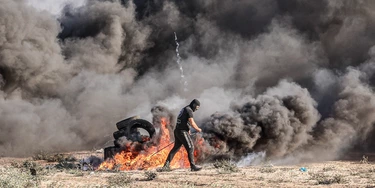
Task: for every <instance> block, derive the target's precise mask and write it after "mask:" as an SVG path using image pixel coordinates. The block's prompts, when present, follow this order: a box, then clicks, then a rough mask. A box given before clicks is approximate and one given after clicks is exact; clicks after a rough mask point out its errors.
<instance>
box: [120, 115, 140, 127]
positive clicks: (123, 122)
mask: <svg viewBox="0 0 375 188" xmlns="http://www.w3.org/2000/svg"><path fill="white" fill-rule="evenodd" d="M139 118H140V117H139V116H133V117H130V118H126V119H124V120H122V121H119V122H117V123H116V127H117V129H118V130H121V129H124V128H126V127H127V126H128V125H129V123H130V122H131V121H133V120H136V119H139Z"/></svg>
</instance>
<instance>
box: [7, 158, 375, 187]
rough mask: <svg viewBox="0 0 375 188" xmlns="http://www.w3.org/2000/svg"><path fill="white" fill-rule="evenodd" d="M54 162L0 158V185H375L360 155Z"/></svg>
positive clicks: (370, 166) (372, 170)
mask: <svg viewBox="0 0 375 188" xmlns="http://www.w3.org/2000/svg"><path fill="white" fill-rule="evenodd" d="M70 154H71V155H73V156H74V157H75V158H76V159H78V160H79V159H82V158H85V157H88V156H91V155H96V156H98V157H100V156H101V155H102V154H101V153H97V152H90V151H87V152H75V153H70ZM25 161H32V162H34V163H36V164H38V167H37V168H39V170H37V174H36V175H35V176H33V175H31V174H30V171H29V169H27V168H28V167H25ZM54 164H56V162H46V161H43V160H34V159H32V158H4V157H3V158H0V187H137V188H140V187H149V188H151V187H322V186H329V187H375V163H374V162H373V159H372V156H370V157H369V158H368V160H367V159H363V158H362V157H359V158H358V160H345V161H327V162H320V163H305V164H298V165H288V166H275V165H272V164H271V163H268V164H264V165H257V166H248V167H242V168H238V169H239V171H238V172H233V171H230V170H225V169H221V168H216V167H214V165H213V164H204V165H203V166H204V169H203V170H201V171H199V172H190V171H189V169H174V170H173V171H170V172H157V171H156V170H151V171H141V170H139V171H128V172H105V171H82V170H81V169H68V168H66V169H58V170H56V169H48V167H49V166H51V165H54ZM302 167H304V169H305V171H303V170H304V169H301V168H302Z"/></svg>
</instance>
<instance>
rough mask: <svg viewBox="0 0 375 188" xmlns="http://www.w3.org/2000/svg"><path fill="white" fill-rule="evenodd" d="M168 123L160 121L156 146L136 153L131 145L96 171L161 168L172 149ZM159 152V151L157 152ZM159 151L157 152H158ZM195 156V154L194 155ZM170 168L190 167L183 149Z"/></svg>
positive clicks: (163, 119) (177, 154) (164, 119)
mask: <svg viewBox="0 0 375 188" xmlns="http://www.w3.org/2000/svg"><path fill="white" fill-rule="evenodd" d="M168 124H169V121H168V120H167V119H166V118H162V119H161V129H160V130H161V132H160V134H161V139H160V143H159V144H158V146H152V147H149V148H147V149H145V150H143V151H140V152H139V151H137V150H135V148H134V147H132V146H131V145H129V146H127V147H126V148H127V150H124V151H122V152H121V153H118V154H116V155H115V156H114V157H113V159H109V160H107V161H105V162H103V163H102V164H101V165H100V166H99V168H98V170H106V169H111V170H112V169H118V170H122V171H124V170H127V171H128V170H140V169H142V170H149V169H154V168H157V167H162V166H163V165H164V162H165V160H166V158H167V156H168V154H169V151H170V150H171V149H172V147H173V145H174V144H173V142H172V141H171V139H170V132H169V130H168V128H167V125H168ZM159 150H160V151H159ZM158 151H159V152H158ZM195 154H196V153H195ZM170 166H171V167H172V168H188V167H190V164H189V160H188V157H187V152H186V150H185V148H184V147H181V148H180V150H179V151H178V152H177V153H176V155H175V156H174V158H173V160H172V163H171V165H170Z"/></svg>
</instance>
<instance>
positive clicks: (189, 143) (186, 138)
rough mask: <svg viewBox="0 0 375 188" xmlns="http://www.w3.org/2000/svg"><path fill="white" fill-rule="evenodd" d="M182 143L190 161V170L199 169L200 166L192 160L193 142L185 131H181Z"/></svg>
mask: <svg viewBox="0 0 375 188" xmlns="http://www.w3.org/2000/svg"><path fill="white" fill-rule="evenodd" d="M181 136H182V138H181V141H182V144H183V145H184V147H185V149H186V151H187V153H188V159H189V162H190V168H191V170H192V171H198V170H201V169H202V167H200V166H197V165H195V162H194V144H193V141H192V140H191V137H190V135H189V133H188V132H187V131H183V132H182V135H181Z"/></svg>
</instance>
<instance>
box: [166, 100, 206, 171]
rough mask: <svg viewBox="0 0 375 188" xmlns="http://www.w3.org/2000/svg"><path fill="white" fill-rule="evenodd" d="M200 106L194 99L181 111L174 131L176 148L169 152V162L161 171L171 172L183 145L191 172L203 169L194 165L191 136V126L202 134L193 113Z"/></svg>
mask: <svg viewBox="0 0 375 188" xmlns="http://www.w3.org/2000/svg"><path fill="white" fill-rule="evenodd" d="M199 106H200V102H199V101H198V100H197V99H194V100H193V101H191V103H190V104H189V105H188V106H185V107H184V108H182V109H181V111H180V114H179V115H178V118H177V124H176V128H175V130H174V138H175V142H174V146H173V148H172V150H171V151H170V152H169V154H168V157H167V160H166V161H165V163H164V167H163V168H162V169H161V171H168V170H170V166H169V165H170V163H171V161H172V159H173V157H174V155H175V154H176V152H177V151H178V150H179V149H180V148H181V146H182V145H184V147H185V149H186V151H187V152H188V158H189V162H190V168H191V171H199V170H201V169H202V167H200V166H197V165H195V163H194V145H193V142H192V141H191V138H190V134H189V130H190V126H192V127H193V128H194V129H195V130H197V131H198V132H202V129H200V128H199V127H198V126H197V124H196V123H195V121H194V119H193V112H195V111H197V110H198V109H199Z"/></svg>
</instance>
